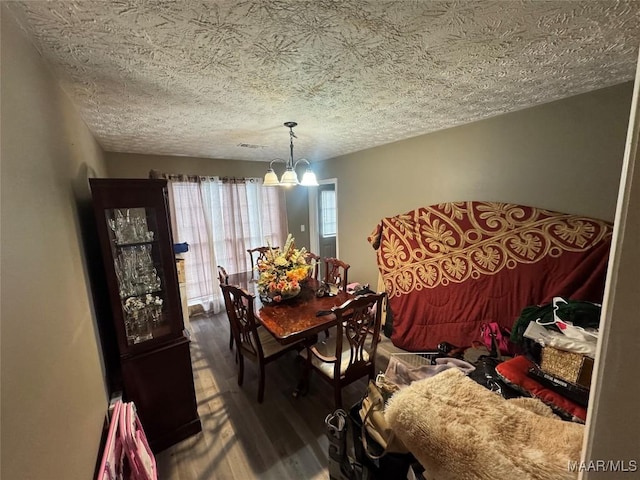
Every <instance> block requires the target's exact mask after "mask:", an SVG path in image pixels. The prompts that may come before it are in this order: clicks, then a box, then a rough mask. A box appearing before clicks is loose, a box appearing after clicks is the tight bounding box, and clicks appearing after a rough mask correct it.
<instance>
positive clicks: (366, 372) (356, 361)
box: [305, 293, 385, 408]
mask: <svg viewBox="0 0 640 480" xmlns="http://www.w3.org/2000/svg"><path fill="white" fill-rule="evenodd" d="M384 298H385V294H384V293H370V294H367V295H362V296H359V297H356V298H353V299H351V300H347V301H346V302H345V303H343V304H342V305H340V306H339V307H334V308H332V309H331V311H332V313H333V314H334V315H335V316H336V322H337V324H336V327H335V329H336V334H335V335H331V336H330V337H328V338H326V339H325V340H323V341H322V342H318V343H316V344H315V345H311V346H307V349H306V352H305V353H306V364H305V384H306V385H308V383H309V378H310V376H311V372H312V371H316V372H317V373H318V374H319V375H320V377H321V378H322V379H323V380H324V381H327V382H329V383H330V384H332V385H333V390H334V399H335V407H336V408H342V388H343V387H344V386H346V385H349V384H350V383H353V382H355V381H356V380H358V379H360V378H362V377H364V376H368V377H369V379H373V378H374V377H375V364H376V351H377V348H378V341H379V339H380V335H379V333H380V323H381V321H382V302H383V299H384Z"/></svg>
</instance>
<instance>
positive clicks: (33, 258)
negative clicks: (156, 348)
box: [0, 4, 108, 480]
mask: <svg viewBox="0 0 640 480" xmlns="http://www.w3.org/2000/svg"><path fill="white" fill-rule="evenodd" d="M1 16H2V37H1V41H2V53H1V58H2V112H1V125H2V131H1V135H2V146H1V155H2V165H1V167H2V170H1V173H2V178H1V188H2V190H1V193H2V202H1V207H2V210H1V211H2V214H1V222H2V260H1V262H2V288H1V294H0V298H1V301H0V303H1V305H2V347H1V350H2V407H1V408H2V436H1V437H2V467H1V475H0V476H1V477H2V478H6V479H7V480H9V479H34V480H39V479H44V478H55V479H63V478H64V479H89V478H92V476H93V473H94V468H95V463H96V459H97V457H98V456H99V443H100V439H101V435H102V427H103V422H104V416H105V413H106V409H107V404H108V399H107V392H106V388H105V383H104V380H103V367H102V363H101V359H100V358H101V357H100V352H99V347H98V340H97V338H98V335H97V333H96V332H97V330H96V326H95V322H96V321H95V315H94V313H93V304H92V302H91V300H90V293H89V288H90V287H89V283H88V279H87V278H88V273H87V265H86V263H85V260H84V252H83V249H82V244H83V243H82V238H81V237H82V231H81V216H80V214H79V212H80V211H81V210H82V209H83V208H84V206H85V205H86V204H87V203H88V200H89V198H90V197H89V190H88V185H87V182H86V172H87V171H94V172H96V173H97V174H98V175H100V174H103V173H104V172H105V167H104V163H103V158H102V151H101V149H100V148H99V146H98V145H97V144H96V142H95V141H94V140H93V137H92V136H91V135H90V134H89V131H88V130H87V128H86V126H85V124H84V123H83V122H82V121H81V120H80V119H79V117H78V114H77V113H76V111H75V110H74V109H73V107H72V106H71V104H70V102H69V100H68V98H67V97H66V96H65V94H64V93H63V92H62V91H61V90H60V89H59V88H57V87H56V86H55V83H54V80H53V78H52V76H51V74H50V72H49V71H48V70H47V69H46V68H45V66H44V64H43V63H42V61H41V58H40V57H39V55H38V54H37V53H36V51H35V50H34V49H33V48H32V46H31V44H30V43H28V42H27V40H26V39H25V37H24V36H23V34H22V31H21V30H19V28H18V26H17V24H16V23H15V20H14V19H13V17H12V14H11V13H10V12H9V11H8V10H7V7H6V4H5V5H2V9H1Z"/></svg>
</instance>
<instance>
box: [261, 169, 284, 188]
mask: <svg viewBox="0 0 640 480" xmlns="http://www.w3.org/2000/svg"><path fill="white" fill-rule="evenodd" d="M263 185H264V186H265V187H274V186H277V185H280V182H279V181H278V176H277V175H276V172H274V171H273V168H269V170H268V171H267V173H266V174H265V176H264V182H263Z"/></svg>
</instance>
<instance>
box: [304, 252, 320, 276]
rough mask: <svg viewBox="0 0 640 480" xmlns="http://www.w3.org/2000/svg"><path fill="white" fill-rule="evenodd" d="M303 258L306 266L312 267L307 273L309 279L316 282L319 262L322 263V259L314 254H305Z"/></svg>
mask: <svg viewBox="0 0 640 480" xmlns="http://www.w3.org/2000/svg"><path fill="white" fill-rule="evenodd" d="M304 257H305V259H306V260H307V264H309V265H311V266H312V267H313V268H312V269H311V270H310V271H309V278H313V279H314V280H318V273H319V270H320V262H322V257H320V255H316V254H315V253H311V252H307V253H305V254H304Z"/></svg>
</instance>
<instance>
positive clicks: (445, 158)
mask: <svg viewBox="0 0 640 480" xmlns="http://www.w3.org/2000/svg"><path fill="white" fill-rule="evenodd" d="M631 92H632V84H631V83H627V84H623V85H618V86H615V87H611V88H607V89H603V90H599V91H596V92H592V93H588V94H584V95H579V96H575V97H572V98H569V99H565V100H561V101H558V102H554V103H549V104H546V105H542V106H539V107H535V108H530V109H527V110H522V111H519V112H515V113H511V114H507V115H501V116H498V117H493V118H491V119H488V120H484V121H480V122H475V123H472V124H468V125H464V126H461V127H457V128H451V129H448V130H443V131H440V132H436V133H433V134H429V135H424V136H420V137H415V138H412V139H409V140H405V141H402V142H397V143H393V144H389V145H386V146H382V147H377V148H372V149H369V150H365V151H361V152H357V153H353V154H350V155H346V156H343V157H339V158H335V159H331V160H327V161H325V162H320V163H317V164H315V165H314V169H315V170H316V173H317V174H318V178H332V177H336V178H338V211H339V215H340V217H339V235H340V240H339V241H340V256H341V257H342V258H343V259H344V260H345V261H347V262H349V263H350V264H351V265H352V268H351V270H350V273H349V278H350V279H351V280H353V281H362V282H369V283H372V284H373V285H375V284H376V283H375V282H376V279H377V268H376V260H375V252H374V251H373V249H372V248H371V247H370V245H369V243H368V242H367V236H368V235H369V234H370V232H371V231H372V230H373V228H374V227H375V226H376V224H377V223H378V222H379V221H380V219H381V218H383V217H386V216H392V215H396V214H399V213H403V212H406V211H409V210H412V209H414V208H417V207H421V206H426V205H431V204H434V203H439V202H445V201H456V200H458V201H459V200H490V201H500V202H514V203H520V204H524V205H531V206H536V207H544V208H549V209H552V210H557V211H562V212H568V213H578V214H585V215H590V216H594V217H597V218H602V219H606V220H613V215H614V211H615V204H616V197H617V189H618V184H619V181H620V171H621V166H622V158H623V152H624V143H625V134H626V127H627V123H628V118H629V109H630V105H631Z"/></svg>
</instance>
